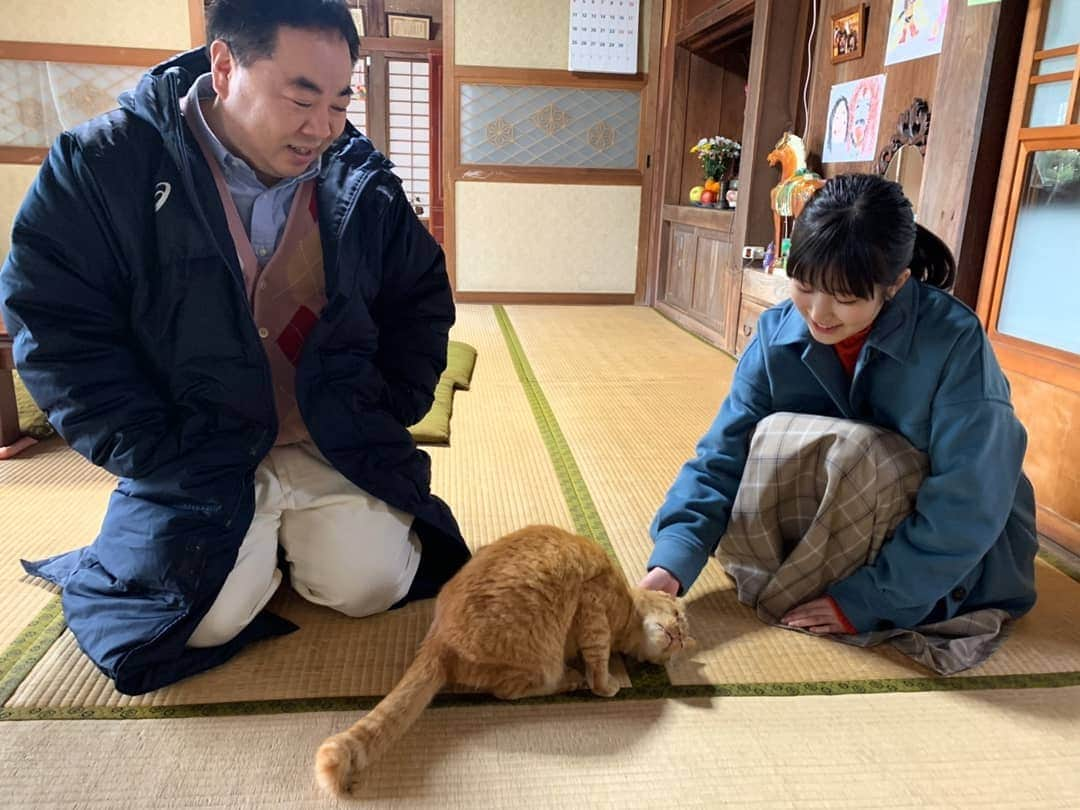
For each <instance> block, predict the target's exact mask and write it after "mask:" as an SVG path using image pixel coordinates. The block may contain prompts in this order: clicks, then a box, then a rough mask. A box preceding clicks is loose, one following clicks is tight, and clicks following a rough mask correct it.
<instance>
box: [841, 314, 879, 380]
mask: <svg viewBox="0 0 1080 810" xmlns="http://www.w3.org/2000/svg"><path fill="white" fill-rule="evenodd" d="M873 328H874V324H873V323H871V324H870V325H869V326H868V327H866V328H865V329H863V330H862V331H861V332H856V333H855V334H854V335H851V336H850V337H846V338H844V339H843V340H841V341H840V342H839V343H834V344H833V348H834V349H835V350H836V356H837V357H839V358H840V365H842V366H843V367H844V371H845V372H847V375H848V377H854V376H855V362H856V361H857V360H858V359H859V352H861V351H862V347H863V344H864V343H866V337H867V335H869V334H870V330H871V329H873Z"/></svg>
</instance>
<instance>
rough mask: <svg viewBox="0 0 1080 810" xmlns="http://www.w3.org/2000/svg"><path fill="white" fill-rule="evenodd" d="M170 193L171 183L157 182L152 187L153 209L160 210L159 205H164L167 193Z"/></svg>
mask: <svg viewBox="0 0 1080 810" xmlns="http://www.w3.org/2000/svg"><path fill="white" fill-rule="evenodd" d="M171 193H172V185H170V184H169V183H158V184H157V186H156V187H155V188H154V211H160V210H161V207H162V206H163V205H165V201H166V200H168V199H169V195H170V194H171Z"/></svg>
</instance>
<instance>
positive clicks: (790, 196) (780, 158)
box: [767, 132, 825, 273]
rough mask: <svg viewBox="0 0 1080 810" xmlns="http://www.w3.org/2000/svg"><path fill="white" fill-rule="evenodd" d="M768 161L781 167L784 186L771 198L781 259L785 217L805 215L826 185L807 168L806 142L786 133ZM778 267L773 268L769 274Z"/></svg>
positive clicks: (780, 184) (774, 192)
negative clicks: (782, 224) (808, 205)
mask: <svg viewBox="0 0 1080 810" xmlns="http://www.w3.org/2000/svg"><path fill="white" fill-rule="evenodd" d="M767 160H768V161H769V165H770V166H775V165H776V164H777V163H779V164H780V182H779V183H777V184H776V185H775V186H773V189H772V191H771V192H770V194H769V198H770V199H771V201H772V210H773V244H774V246H775V248H774V249H775V250H776V256H777V259H778V260H779V258H780V255H781V252H782V251H781V245H782V242H781V238H780V224H781V222H782V219H783V218H784V217H797V216H799V214H800V213H802V210H803V207H804V206H805V205H806V201H807V200H809V199H810V198H811V197H813V196H814V192H816V191H817V190H818V189H819V188H821V187H822V186H823V185H825V181H824V180H823V179H822V178H821V175H819V174H815V173H814V172H812V171H809V170H808V169H807V168H806V145H805V144H804V143H803V141H802V138H800V137H799V136H798V135H793V134H792V133H790V132H785V133H784V137H782V138H781V139H780V140H779V141H777V143H776V146H775V147H773V150H772V151H771V152H769V155H768V158H767ZM773 267H775V263H774V264H773V265H772V266H771V267H769V272H770V273H771V272H772V268H773Z"/></svg>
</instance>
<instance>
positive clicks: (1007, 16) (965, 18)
mask: <svg viewBox="0 0 1080 810" xmlns="http://www.w3.org/2000/svg"><path fill="white" fill-rule="evenodd" d="M1026 5H1027V3H1026V2H1023V1H1022V0H1005V2H1003V3H991V4H989V5H980V6H970V7H969V6H968V5H967V4H966V0H952V3H951V5H950V6H949V24H948V25H947V26H945V42H944V43H943V47H942V52H941V61H940V62H939V64H938V78H937V85H936V87H935V89H934V99H935V100H936V102H935V103H932V104H931V105H930V116H931V119H930V135H929V138H928V140H927V145H926V164H925V166H924V168H923V183H922V191H921V193H920V196H919V222H920V223H921V224H923V225H925V226H926V227H927V228H929V229H930V230H931V231H933V232H934V233H936V234H937V235H938V236H940V237H941V238H942V239H943V240H944V242H945V244H946V245H948V246H949V247H950V248H951V249H952V251H953V253H954V254H955V255H956V259H957V273H956V285H955V287H954V289H953V292H954V294H955V295H956V297H957V298H959V299H960V300H961V301H963V302H964V303H966V304H967V305H968V306H970V307H974V306H975V304H976V301H977V299H978V296H979V282H980V280H981V278H982V269H983V260H984V258H985V255H986V240H987V236H988V234H989V231H990V219H991V217H992V215H993V210H994V196H995V190H996V188H997V181H998V169H999V165H1000V162H1001V155H1002V150H1003V149H1004V146H1005V130H1006V127H1007V125H1008V120H1009V108H1010V103H1011V100H1012V93H1013V86H1014V84H1015V78H1016V65H1017V60H1018V58H1019V54H1020V41H1021V37H1020V36H1019V32H1021V31H1023V30H1024V13H1025V7H1026ZM974 88H978V89H977V90H975V89H974Z"/></svg>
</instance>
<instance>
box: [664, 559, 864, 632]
mask: <svg viewBox="0 0 1080 810" xmlns="http://www.w3.org/2000/svg"><path fill="white" fill-rule="evenodd" d="M653 570H656V569H653ZM650 573H652V572H650ZM780 624H786V625H788V626H789V627H799V628H802V629H803V630H809V631H810V632H811V633H821V634H825V633H854V632H855V628H854V627H852V626H851V622H849V621H848V619H847V616H845V615H844V612H843V611H842V610H840V606H839V605H837V604H836V600H835V599H833V598H832V597H831V596H820V597H818V598H817V599H811V600H810V601H809V602H803V603H802V604H801V605H799V606H798V607H795V608H792V609H791V610H789V611H788V612H787V613H785V614H784V616H783V618H781V619H780Z"/></svg>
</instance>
